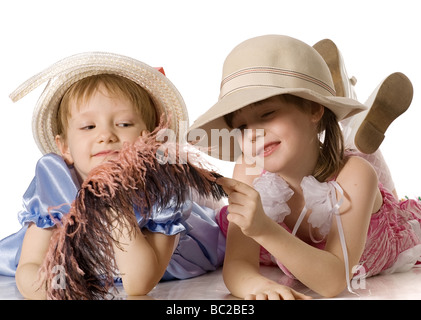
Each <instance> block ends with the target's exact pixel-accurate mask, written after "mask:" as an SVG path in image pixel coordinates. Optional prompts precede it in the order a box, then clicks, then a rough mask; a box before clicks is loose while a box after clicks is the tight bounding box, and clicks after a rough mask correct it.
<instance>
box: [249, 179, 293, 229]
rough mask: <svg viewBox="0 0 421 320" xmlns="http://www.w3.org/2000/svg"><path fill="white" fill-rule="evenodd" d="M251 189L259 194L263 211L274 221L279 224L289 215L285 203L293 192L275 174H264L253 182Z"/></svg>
mask: <svg viewBox="0 0 421 320" xmlns="http://www.w3.org/2000/svg"><path fill="white" fill-rule="evenodd" d="M253 187H254V188H255V189H256V190H257V191H258V192H259V194H260V198H261V200H262V205H263V210H264V211H265V213H266V215H267V216H268V217H270V218H271V219H273V220H274V221H276V222H278V223H281V222H282V221H284V218H285V217H286V216H287V215H289V214H290V213H291V209H290V208H289V207H288V205H287V203H286V202H287V201H288V200H289V199H290V198H291V197H292V195H293V194H294V191H292V190H291V188H290V187H289V185H288V183H286V182H285V180H284V179H282V178H281V177H280V176H278V175H277V174H276V173H272V172H265V173H263V174H262V175H261V176H259V177H257V178H256V179H254V181H253Z"/></svg>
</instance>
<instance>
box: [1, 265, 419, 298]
mask: <svg viewBox="0 0 421 320" xmlns="http://www.w3.org/2000/svg"><path fill="white" fill-rule="evenodd" d="M261 270H262V273H263V274H264V275H266V276H267V277H269V278H271V279H273V280H276V281H278V282H279V283H282V284H286V285H289V286H291V287H292V288H294V289H296V290H297V291H300V292H303V293H305V294H307V295H309V296H312V297H313V299H315V300H317V299H323V298H322V297H321V296H319V295H318V294H316V293H315V292H313V291H311V290H310V289H308V288H307V287H305V286H304V285H303V284H301V283H300V282H299V281H296V280H291V279H289V278H288V277H287V276H285V275H284V274H283V273H282V271H280V270H279V269H278V268H276V267H262V269H261ZM352 286H353V289H354V291H355V292H356V294H353V293H350V292H348V291H347V290H344V291H343V292H342V293H341V294H340V295H338V296H337V297H335V298H331V300H348V299H352V300H385V299H388V300H421V268H413V269H411V270H410V271H407V272H404V273H396V274H390V275H379V276H375V277H371V278H368V279H366V280H365V282H361V281H360V282H355V283H353V284H352ZM117 289H118V294H116V298H117V299H142V300H144V299H146V300H148V299H152V300H153V299H155V300H235V299H237V298H236V297H234V296H232V295H231V294H230V293H229V291H228V289H227V288H226V287H225V285H224V282H223V280H222V270H221V269H218V270H216V271H214V272H209V273H207V274H205V275H202V276H200V277H196V278H192V279H187V280H176V281H167V282H161V283H159V284H158V285H157V286H156V287H155V288H154V289H153V290H152V291H151V292H150V293H149V294H148V295H147V296H143V297H131V296H127V295H126V294H125V292H124V289H123V288H122V286H118V287H117ZM0 299H2V300H19V299H23V297H22V295H21V294H20V293H19V291H18V289H17V287H16V284H15V279H14V278H12V277H4V276H0Z"/></svg>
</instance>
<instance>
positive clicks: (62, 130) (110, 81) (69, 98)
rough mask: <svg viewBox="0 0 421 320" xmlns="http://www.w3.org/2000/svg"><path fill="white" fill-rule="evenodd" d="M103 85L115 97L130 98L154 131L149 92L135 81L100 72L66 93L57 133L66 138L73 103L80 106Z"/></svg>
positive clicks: (155, 120) (152, 104)
mask: <svg viewBox="0 0 421 320" xmlns="http://www.w3.org/2000/svg"><path fill="white" fill-rule="evenodd" d="M101 85H103V86H104V87H105V89H106V90H107V92H108V93H109V94H111V95H113V96H115V97H120V96H122V97H124V98H126V99H128V100H129V101H130V102H131V103H132V104H133V106H134V107H135V109H136V111H137V112H138V113H139V116H141V117H142V119H143V121H144V122H145V124H146V126H147V129H148V130H149V131H153V130H154V129H155V127H156V126H157V122H158V119H157V114H156V108H155V105H154V103H153V101H152V99H151V97H150V96H149V94H148V93H147V92H146V91H145V89H143V88H142V87H141V86H139V85H138V84H136V83H135V82H133V81H131V80H129V79H127V78H124V77H121V76H118V75H114V74H99V75H95V76H90V77H87V78H84V79H82V80H80V81H78V82H76V83H75V84H73V85H72V86H71V87H70V88H69V89H68V90H67V91H66V93H65V94H64V96H63V98H62V100H61V102H60V105H59V108H58V111H57V134H58V135H60V136H62V137H63V138H66V132H67V127H68V119H69V117H70V116H71V105H72V103H76V105H77V106H79V105H80V104H81V103H83V102H86V101H87V100H88V99H89V98H90V97H91V96H92V95H93V94H94V93H95V92H96V91H97V90H98V88H99V87H100V86H101Z"/></svg>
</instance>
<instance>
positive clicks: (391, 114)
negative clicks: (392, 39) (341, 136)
mask: <svg viewBox="0 0 421 320" xmlns="http://www.w3.org/2000/svg"><path fill="white" fill-rule="evenodd" d="M412 96H413V88H412V83H411V81H410V80H409V79H408V77H407V76H405V75H404V74H403V73H400V72H395V73H392V74H391V75H389V76H388V77H387V78H386V79H385V80H383V82H382V83H381V84H380V85H379V86H378V87H377V88H376V90H374V92H373V93H372V94H371V96H370V98H369V99H368V100H367V101H366V102H365V103H364V104H365V105H366V106H367V107H368V108H369V109H368V111H364V112H363V114H364V113H366V115H365V117H364V119H363V120H362V122H361V124H360V126H359V127H358V130H357V132H356V134H355V138H354V143H355V146H356V147H357V148H358V150H360V151H361V152H363V153H366V154H370V153H373V152H374V151H376V150H377V149H378V147H379V146H380V144H381V143H382V141H383V139H384V135H385V132H386V130H387V128H388V127H389V125H390V124H391V123H392V122H393V121H394V120H395V119H396V118H397V117H399V116H400V115H401V114H402V113H404V112H405V111H406V110H407V109H408V108H409V106H410V104H411V101H412ZM358 116H359V115H357V117H358Z"/></svg>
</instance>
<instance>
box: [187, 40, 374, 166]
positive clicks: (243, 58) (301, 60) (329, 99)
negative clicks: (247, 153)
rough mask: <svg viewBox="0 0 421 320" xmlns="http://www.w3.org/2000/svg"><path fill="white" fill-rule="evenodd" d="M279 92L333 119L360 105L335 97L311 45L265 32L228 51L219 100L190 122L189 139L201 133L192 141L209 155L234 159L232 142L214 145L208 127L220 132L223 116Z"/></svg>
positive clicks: (355, 110) (236, 153) (349, 113)
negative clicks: (315, 106)
mask: <svg viewBox="0 0 421 320" xmlns="http://www.w3.org/2000/svg"><path fill="white" fill-rule="evenodd" d="M280 94H292V95H295V96H298V97H301V98H304V99H308V100H311V101H315V102H317V103H320V104H321V105H323V106H325V107H327V108H329V109H330V110H332V111H333V112H334V114H335V115H336V117H337V119H338V121H340V120H342V119H345V118H347V117H349V116H352V115H354V114H356V113H358V112H360V111H362V110H365V109H366V107H365V106H364V105H363V104H361V103H359V102H358V101H356V100H352V99H349V98H345V97H336V93H335V89H334V84H333V81H332V77H331V74H330V71H329V68H328V66H327V64H326V62H325V61H324V60H323V58H322V57H321V56H320V55H319V53H318V52H317V51H316V50H315V49H314V48H312V47H311V46H309V45H307V44H306V43H304V42H302V41H300V40H297V39H294V38H291V37H288V36H283V35H265V36H260V37H256V38H252V39H249V40H246V41H244V42H242V43H240V44H239V45H238V46H237V47H235V48H234V49H233V50H232V51H231V53H230V54H229V55H228V57H227V58H226V60H225V62H224V66H223V75H222V82H221V88H220V95H219V100H218V102H217V103H216V104H215V105H214V106H213V107H211V108H210V109H209V110H208V111H207V112H205V113H204V114H203V115H201V116H200V117H199V118H198V119H197V120H196V121H195V122H194V123H193V125H192V126H191V127H190V129H189V138H188V139H189V141H191V140H193V139H195V138H201V139H202V141H201V142H200V143H199V144H198V146H199V147H206V146H205V144H206V143H207V147H208V148H209V147H211V148H210V149H209V150H210V151H209V154H210V155H211V156H214V157H216V158H219V159H222V160H229V161H234V160H236V159H237V157H238V156H239V155H240V154H241V149H240V147H239V145H238V143H237V142H234V143H231V142H229V141H231V140H232V139H230V140H225V142H227V143H225V144H224V145H220V142H219V141H220V140H221V139H215V138H214V139H211V133H212V132H211V130H212V129H217V130H214V132H213V134H214V135H215V134H222V133H221V130H222V129H230V128H229V127H228V125H227V124H226V122H225V120H224V118H223V116H224V115H226V114H229V113H231V112H234V111H236V110H239V109H241V108H243V107H245V106H247V105H249V104H251V103H254V102H257V101H261V100H264V99H267V98H270V97H273V96H276V95H280ZM218 130H220V132H219V133H218V132H216V131H218ZM222 131H225V134H226V130H222ZM206 135H207V137H206ZM206 138H207V139H206ZM215 148H216V149H215ZM215 150H217V151H216V152H214V151H215Z"/></svg>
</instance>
